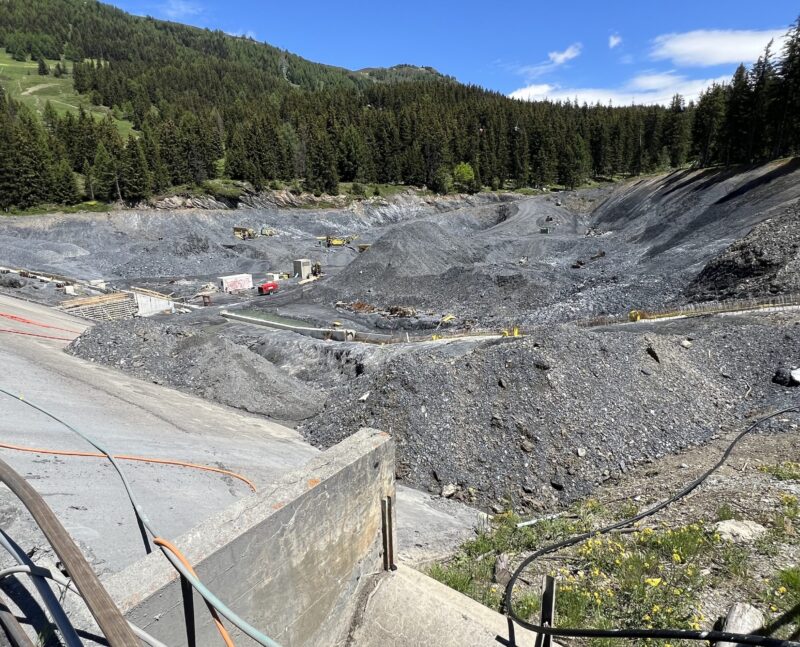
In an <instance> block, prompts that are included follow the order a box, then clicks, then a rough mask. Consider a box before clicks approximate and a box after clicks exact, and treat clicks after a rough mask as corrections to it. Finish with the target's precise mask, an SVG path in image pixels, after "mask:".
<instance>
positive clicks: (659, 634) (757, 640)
mask: <svg viewBox="0 0 800 647" xmlns="http://www.w3.org/2000/svg"><path fill="white" fill-rule="evenodd" d="M798 411H800V409H798V408H797V407H790V408H788V409H783V410H781V411H776V412H775V413H771V414H770V415H768V416H764V417H763V418H760V419H759V420H758V421H756V422H755V423H753V424H752V425H750V426H749V427H748V428H747V429H745V430H744V431H742V432H740V433H739V434H738V435H737V436H736V438H734V439H733V441H732V442H731V443H730V445H728V448H727V449H726V450H725V452H724V453H723V454H722V457H721V458H720V459H719V460H718V461H717V462H716V463H715V464H714V466H713V467H711V468H709V469H708V470H706V471H705V472H703V474H701V475H700V476H699V477H697V478H696V479H695V480H694V481H692V482H691V483H689V484H688V485H687V486H685V487H684V488H683V489H682V490H680V491H679V492H677V493H676V494H674V495H672V496H671V497H670V498H669V499H667V500H665V501H662V502H661V503H659V504H657V505H655V506H653V507H652V508H649V509H648V510H645V511H644V512H640V513H639V514H637V515H635V516H633V517H630V518H629V519H623V520H622V521H617V522H616V523H613V524H611V525H608V526H605V527H603V528H598V529H597V530H591V531H589V532H585V533H582V534H580V535H576V536H575V537H571V538H569V539H565V540H564V541H560V542H558V543H555V544H550V545H549V546H545V547H544V548H540V549H539V550H537V551H534V552H533V553H531V554H530V555H529V556H528V557H526V558H525V559H524V560H523V562H522V563H521V564H520V565H519V566H518V567H517V569H516V570H515V571H514V574H513V575H512V576H511V579H510V580H509V582H508V585H507V586H506V592H505V596H504V598H503V606H504V608H505V611H506V615H507V616H508V617H509V618H510V619H511V620H512V621H513V622H516V623H517V624H518V625H519V626H520V627H522V628H523V629H528V630H530V631H535V632H537V633H540V634H543V635H546V636H564V637H573V638H660V639H670V640H707V641H713V642H717V641H724V642H732V643H742V644H747V645H763V646H764V647H798V645H800V643H797V642H793V641H790V640H779V639H776V638H768V637H766V636H756V635H747V634H731V633H726V632H722V631H689V630H679V629H580V628H571V627H570V628H560V627H559V628H556V627H544V626H541V625H536V624H533V623H531V622H528V621H527V620H524V619H522V618H520V617H519V616H518V615H517V614H516V613H515V612H514V607H513V593H514V585H515V584H516V583H517V580H518V579H519V578H520V576H521V575H522V572H523V571H524V570H525V569H526V568H527V567H528V566H529V565H530V564H531V563H532V562H533V561H534V560H536V559H538V558H539V557H542V556H543V555H548V554H550V553H554V552H556V551H558V550H561V549H562V548H567V547H569V546H574V545H575V544H579V543H581V542H583V541H586V540H587V539H591V538H592V537H596V536H597V535H604V534H606V533H609V532H611V531H612V530H617V529H619V528H624V527H625V526H630V525H631V524H634V523H636V522H637V521H641V520H642V519H645V518H647V517H650V516H652V515H654V514H655V513H656V512H659V511H660V510H663V509H664V508H666V507H667V506H669V505H672V504H673V503H675V502H676V501H678V500H679V499H682V498H683V497H685V496H686V495H687V494H689V493H690V492H691V491H692V490H694V489H695V488H697V487H698V486H699V485H701V484H702V483H703V482H704V481H705V480H706V479H707V478H708V477H709V476H711V474H713V473H714V472H716V471H717V470H718V469H719V468H720V467H722V465H723V464H724V463H725V461H727V460H728V457H729V456H730V455H731V452H732V451H733V448H734V447H736V444H737V443H738V442H739V441H740V440H741V439H742V438H744V437H745V436H746V435H747V434H749V433H750V432H751V431H753V429H755V428H756V427H758V426H759V425H761V424H762V423H764V422H766V421H767V420H771V419H772V418H775V417H777V416H780V415H783V414H785V413H791V412H794V413H797V412H798Z"/></svg>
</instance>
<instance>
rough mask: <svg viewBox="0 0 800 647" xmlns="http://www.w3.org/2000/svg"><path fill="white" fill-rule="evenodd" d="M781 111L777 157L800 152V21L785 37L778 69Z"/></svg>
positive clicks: (775, 151)
mask: <svg viewBox="0 0 800 647" xmlns="http://www.w3.org/2000/svg"><path fill="white" fill-rule="evenodd" d="M779 78H780V89H779V96H780V102H781V104H782V109H779V110H778V112H779V114H780V121H779V124H778V134H777V136H776V146H775V150H774V151H773V155H774V156H779V155H783V154H786V153H798V152H800V18H798V19H797V20H796V21H795V23H794V24H793V25H792V28H791V29H790V30H789V33H788V34H787V35H786V42H785V44H784V47H783V60H782V61H781V63H780V66H779Z"/></svg>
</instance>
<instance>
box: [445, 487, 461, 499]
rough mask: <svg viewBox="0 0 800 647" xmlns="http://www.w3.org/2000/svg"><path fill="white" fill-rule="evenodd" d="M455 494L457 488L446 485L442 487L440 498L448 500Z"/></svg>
mask: <svg viewBox="0 0 800 647" xmlns="http://www.w3.org/2000/svg"><path fill="white" fill-rule="evenodd" d="M456 492H458V486H457V485H455V484H454V483H448V484H447V485H443V486H442V496H443V497H444V498H445V499H449V498H450V497H452V496H453V495H454V494H455V493H456Z"/></svg>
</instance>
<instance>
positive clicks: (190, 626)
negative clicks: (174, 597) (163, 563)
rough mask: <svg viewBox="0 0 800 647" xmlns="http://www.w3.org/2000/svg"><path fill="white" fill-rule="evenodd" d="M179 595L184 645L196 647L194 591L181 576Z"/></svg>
mask: <svg viewBox="0 0 800 647" xmlns="http://www.w3.org/2000/svg"><path fill="white" fill-rule="evenodd" d="M181 594H182V595H183V619H184V621H185V622H186V644H187V645H188V647H196V646H197V635H196V632H195V625H194V590H193V589H192V585H191V584H189V580H187V579H186V578H185V577H184V576H183V575H181Z"/></svg>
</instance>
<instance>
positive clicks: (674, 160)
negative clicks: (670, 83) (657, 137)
mask: <svg viewBox="0 0 800 647" xmlns="http://www.w3.org/2000/svg"><path fill="white" fill-rule="evenodd" d="M689 119H690V113H688V112H687V110H686V107H685V105H684V102H683V97H682V96H681V95H679V94H676V95H675V96H674V97H672V103H671V104H670V107H669V115H668V116H667V120H666V123H665V124H664V145H665V146H666V148H667V152H668V154H669V163H670V166H672V167H673V168H679V167H681V166H683V165H684V163H685V162H686V158H687V156H688V154H689V146H690V145H691V134H692V130H691V123H690V121H689Z"/></svg>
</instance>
